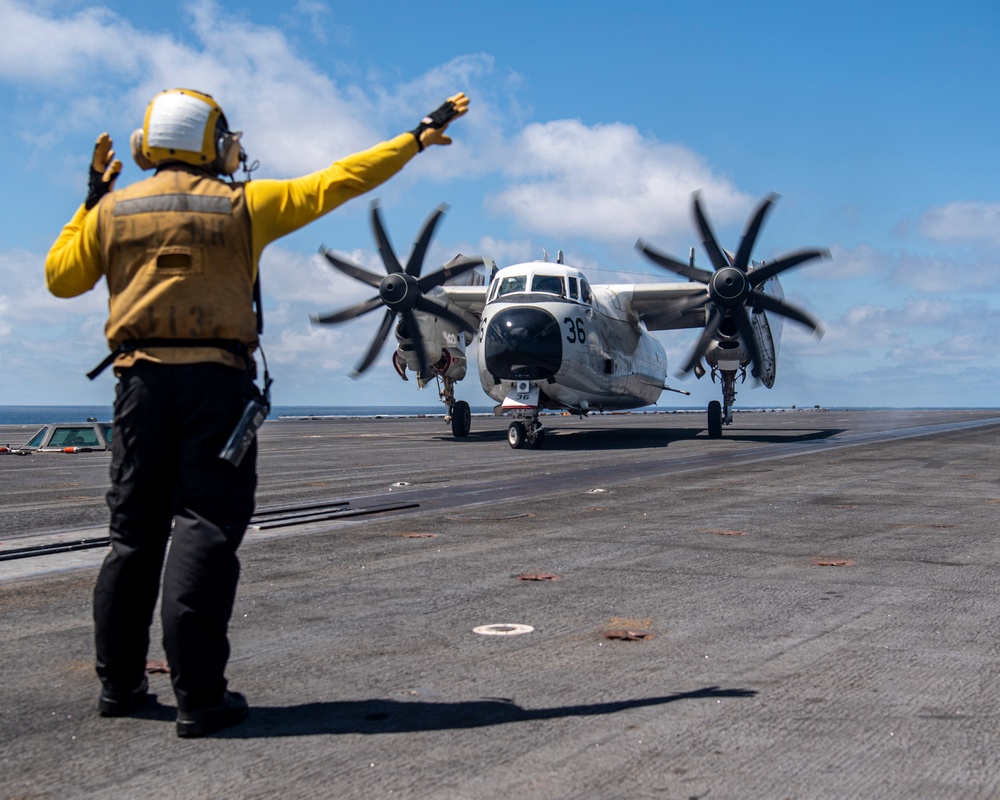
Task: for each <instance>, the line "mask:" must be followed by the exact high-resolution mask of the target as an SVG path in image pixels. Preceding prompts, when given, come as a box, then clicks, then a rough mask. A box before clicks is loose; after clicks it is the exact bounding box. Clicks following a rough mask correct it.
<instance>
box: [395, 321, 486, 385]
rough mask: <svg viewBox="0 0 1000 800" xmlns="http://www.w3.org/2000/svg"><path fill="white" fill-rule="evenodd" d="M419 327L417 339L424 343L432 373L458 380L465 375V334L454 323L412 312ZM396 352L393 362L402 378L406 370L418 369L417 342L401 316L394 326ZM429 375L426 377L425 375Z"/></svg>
mask: <svg viewBox="0 0 1000 800" xmlns="http://www.w3.org/2000/svg"><path fill="white" fill-rule="evenodd" d="M415 319H416V320H417V324H418V325H419V326H420V339H421V340H422V341H423V343H424V350H425V352H424V356H425V357H426V360H427V364H428V365H429V366H430V368H431V370H432V371H433V374H434V375H438V376H441V377H444V378H451V379H452V380H456V381H460V380H462V379H463V378H464V377H465V373H466V371H467V369H468V364H467V361H466V357H465V348H466V345H467V341H466V339H467V337H466V335H465V333H464V332H463V331H461V330H459V329H458V328H457V327H456V326H455V325H454V324H452V323H450V322H448V321H446V320H443V319H441V318H439V317H432V316H430V315H428V314H420V315H415ZM395 333H396V342H397V343H398V344H397V348H396V354H395V356H394V357H393V365H394V366H395V368H396V371H397V372H398V373H399V374H400V376H401V377H403V378H404V379H405V378H406V375H405V372H406V370H407V369H409V370H410V371H411V372H419V371H420V359H419V357H418V356H417V351H416V348H417V344H416V341H415V340H414V337H413V335H412V334H411V333H410V331H409V330H407V326H406V322H405V320H402V319H400V321H399V322H398V323H397V325H396V331H395ZM428 377H429V376H428Z"/></svg>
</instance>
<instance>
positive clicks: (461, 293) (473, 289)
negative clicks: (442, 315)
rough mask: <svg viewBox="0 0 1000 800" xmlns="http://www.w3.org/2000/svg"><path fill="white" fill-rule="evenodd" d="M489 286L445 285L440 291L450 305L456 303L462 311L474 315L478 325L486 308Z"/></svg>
mask: <svg viewBox="0 0 1000 800" xmlns="http://www.w3.org/2000/svg"><path fill="white" fill-rule="evenodd" d="M489 288H490V287H489V286H451V285H448V284H445V285H444V286H442V287H440V289H439V290H438V291H441V292H443V293H444V295H445V297H447V298H448V302H449V303H454V304H455V305H456V306H458V307H459V308H460V309H462V311H465V312H466V313H468V314H472V315H473V316H474V317H475V318H476V321H477V323H478V321H479V319H480V317H482V316H483V309H484V308H485V307H486V293H487V292H488V291H489Z"/></svg>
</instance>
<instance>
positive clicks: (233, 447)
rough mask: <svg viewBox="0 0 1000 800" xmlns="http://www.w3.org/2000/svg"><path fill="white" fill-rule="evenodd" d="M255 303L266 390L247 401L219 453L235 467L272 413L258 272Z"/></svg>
mask: <svg viewBox="0 0 1000 800" xmlns="http://www.w3.org/2000/svg"><path fill="white" fill-rule="evenodd" d="M253 303H254V308H255V310H256V312H257V338H258V349H259V350H260V358H261V361H263V362H264V391H260V390H259V389H257V387H256V386H254V389H256V390H257V391H256V396H255V397H252V398H250V400H248V401H247V404H246V408H244V409H243V416H242V417H240V421H239V422H238V423H237V425H236V428H234V429H233V432H232V434H230V436H229V441H227V442H226V444H225V447H223V448H222V451H221V452H220V453H219V458H221V459H222V460H223V461H228V462H229V463H230V464H232V465H233V466H234V467H238V466H239V465H240V463H241V462H242V461H243V456H245V455H246V454H247V450H248V449H249V448H250V443H251V442H253V440H254V437H255V436H256V435H257V431H259V430H260V426H261V425H263V424H264V420H265V419H267V415H268V414H270V413H271V384H272V383H274V381H273V380H271V376H270V374H269V373H268V371H267V356H266V355H264V347H263V345H261V344H260V336H261V334H263V333H264V308H263V306H262V305H261V302H260V273H259V272H258V273H257V280H255V281H254V284H253Z"/></svg>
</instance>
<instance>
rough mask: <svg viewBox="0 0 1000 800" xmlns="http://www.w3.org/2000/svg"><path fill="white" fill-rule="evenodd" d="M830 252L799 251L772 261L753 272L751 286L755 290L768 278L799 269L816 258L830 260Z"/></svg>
mask: <svg viewBox="0 0 1000 800" xmlns="http://www.w3.org/2000/svg"><path fill="white" fill-rule="evenodd" d="M829 257H830V251H829V250H814V249H809V250H798V251H796V252H794V253H789V254H788V255H786V256H782V257H781V258H779V259H778V260H777V261H771V262H770V263H768V264H765V265H764V266H762V267H757V269H755V270H754V271H753V272H751V273H750V285H751V286H753V287H754V288H757V287H758V286H760V285H761V284H762V283H763V282H764V281H766V280H767V279H768V278H770V277H773V276H774V275H777V274H778V273H780V272H784V271H785V270H786V269H791V268H792V267H797V266H798V265H799V264H801V263H803V262H804V261H810V260H812V259H814V258H829Z"/></svg>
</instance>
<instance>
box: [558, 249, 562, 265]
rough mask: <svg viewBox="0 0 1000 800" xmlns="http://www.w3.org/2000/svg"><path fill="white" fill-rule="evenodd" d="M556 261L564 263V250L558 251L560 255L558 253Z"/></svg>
mask: <svg viewBox="0 0 1000 800" xmlns="http://www.w3.org/2000/svg"><path fill="white" fill-rule="evenodd" d="M556 263H557V264H562V263H563V251H562V250H560V251H559V253H558V255H556Z"/></svg>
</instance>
